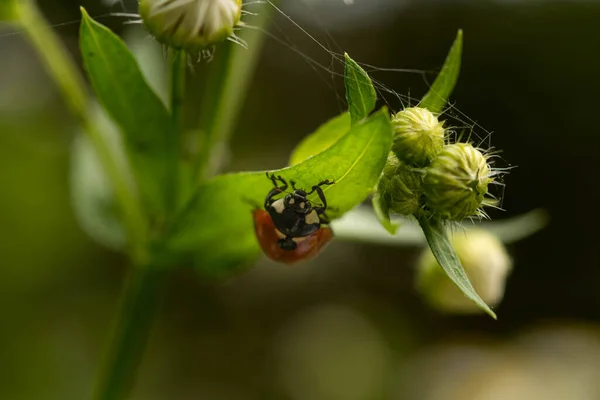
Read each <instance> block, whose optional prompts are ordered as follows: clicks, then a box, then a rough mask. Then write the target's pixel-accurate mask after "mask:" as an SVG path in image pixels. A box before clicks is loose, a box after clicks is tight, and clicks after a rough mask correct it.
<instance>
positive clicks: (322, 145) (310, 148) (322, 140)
mask: <svg viewBox="0 0 600 400" xmlns="http://www.w3.org/2000/svg"><path fill="white" fill-rule="evenodd" d="M349 131H350V114H348V113H343V114H340V115H338V116H337V117H335V118H332V119H330V120H329V121H327V122H325V123H324V124H323V125H321V126H320V127H319V128H318V129H317V130H316V131H315V132H314V133H312V134H310V135H308V136H307V137H305V138H304V140H302V141H301V142H300V144H299V145H298V146H296V148H295V149H294V152H293V153H292V156H291V157H290V165H296V164H298V163H300V162H302V161H304V160H306V159H307V158H309V157H312V156H314V155H315V154H319V153H320V152H322V151H325V150H327V149H328V148H330V147H331V146H332V145H333V144H334V143H335V142H337V141H338V140H340V139H341V138H342V137H343V136H344V135H345V134H347V133H348V132H349Z"/></svg>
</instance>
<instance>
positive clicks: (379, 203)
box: [372, 191, 400, 235]
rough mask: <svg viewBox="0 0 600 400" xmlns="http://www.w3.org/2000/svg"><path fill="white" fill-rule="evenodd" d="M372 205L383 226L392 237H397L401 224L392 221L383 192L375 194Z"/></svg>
mask: <svg viewBox="0 0 600 400" xmlns="http://www.w3.org/2000/svg"><path fill="white" fill-rule="evenodd" d="M372 204H373V211H375V216H376V217H377V220H378V221H379V223H380V224H381V226H383V227H384V228H385V230H386V231H388V232H389V233H390V234H391V235H395V234H396V231H397V230H398V227H399V226H400V224H399V223H397V222H392V221H391V220H390V209H389V207H388V205H387V203H386V202H385V198H384V197H383V196H382V194H381V192H378V191H376V192H375V194H373V199H372Z"/></svg>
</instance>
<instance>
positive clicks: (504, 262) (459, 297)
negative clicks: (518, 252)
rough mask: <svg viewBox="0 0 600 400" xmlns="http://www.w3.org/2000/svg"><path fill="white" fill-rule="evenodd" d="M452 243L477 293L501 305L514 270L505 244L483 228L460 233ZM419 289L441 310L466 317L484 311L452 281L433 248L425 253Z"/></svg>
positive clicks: (490, 303) (419, 272)
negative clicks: (509, 275)
mask: <svg viewBox="0 0 600 400" xmlns="http://www.w3.org/2000/svg"><path fill="white" fill-rule="evenodd" d="M452 244H453V246H454V249H455V250H456V254H457V255H458V258H459V259H460V261H461V264H462V266H463V268H464V269H465V272H466V274H467V276H468V277H469V280H470V281H471V283H472V284H473V287H474V288H475V290H476V292H477V293H478V294H479V295H480V296H481V298H482V299H483V301H485V303H486V304H488V305H489V306H492V307H493V306H496V305H498V304H499V303H500V301H501V300H502V298H503V297H504V288H505V283H506V278H507V277H508V274H509V272H510V270H511V269H512V262H511V259H510V257H509V256H508V254H507V252H506V249H505V247H504V245H503V244H502V243H501V242H500V240H498V238H497V237H496V236H494V235H493V234H491V233H490V232H488V231H485V230H482V229H471V230H468V231H466V232H457V233H455V235H454V237H453V239H452ZM417 288H418V289H419V291H420V292H421V293H422V294H423V296H424V297H425V299H426V300H427V301H428V303H430V304H431V305H432V306H433V307H435V308H437V309H439V310H442V311H446V312H451V313H465V314H471V313H479V312H482V310H481V308H479V307H478V306H477V305H476V304H475V303H473V302H472V301H471V300H470V299H468V298H467V297H466V296H465V295H464V294H463V293H462V292H461V291H460V289H458V287H456V285H455V284H454V283H453V282H452V281H451V280H450V278H448V276H447V275H446V273H445V272H444V270H443V269H442V267H441V266H440V265H439V264H438V262H437V261H436V259H435V257H434V256H433V254H432V253H431V250H429V249H426V250H425V251H424V253H423V255H422V257H421V260H420V261H419V264H418V273H417Z"/></svg>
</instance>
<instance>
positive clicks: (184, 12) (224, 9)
mask: <svg viewBox="0 0 600 400" xmlns="http://www.w3.org/2000/svg"><path fill="white" fill-rule="evenodd" d="M139 13H140V16H141V18H142V21H143V22H144V25H145V26H146V28H147V29H148V31H150V33H151V34H152V35H154V37H156V39H157V40H158V41H159V42H161V43H163V44H166V45H169V46H171V47H174V48H177V49H185V50H189V51H199V50H202V49H205V48H207V47H209V46H211V45H214V44H216V43H218V42H221V41H223V40H225V39H227V38H228V37H231V36H232V35H233V28H234V27H235V26H236V25H238V24H239V22H240V18H241V15H242V1H241V0H140V6H139Z"/></svg>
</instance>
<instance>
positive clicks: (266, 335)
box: [0, 0, 600, 400]
mask: <svg viewBox="0 0 600 400" xmlns="http://www.w3.org/2000/svg"><path fill="white" fill-rule="evenodd" d="M355 2H356V3H357V4H355V6H357V7H358V6H359V4H358V3H361V5H360V7H362V8H361V9H360V10H361V12H360V13H356V12H350V11H348V10H350V9H351V7H353V6H346V7H344V6H341V5H330V6H329V7H325V8H321V7H320V6H319V5H318V3H314V4H313V5H311V6H310V7H308V6H302V5H300V4H299V2H296V0H293V1H291V2H288V4H287V8H286V4H285V3H284V4H283V5H282V8H283V9H284V10H289V12H290V15H291V16H292V18H293V19H294V20H296V21H297V22H298V23H300V24H301V25H302V26H303V27H304V28H305V29H306V30H307V31H308V32H310V33H311V34H313V35H315V37H317V38H318V40H320V41H321V42H322V43H324V44H325V45H326V46H327V47H330V48H331V49H332V50H333V51H336V52H338V53H340V52H343V51H348V52H349V53H350V54H351V55H352V57H353V58H354V59H356V60H359V61H362V62H365V63H368V64H371V65H375V66H378V67H394V68H416V69H420V70H424V71H435V70H437V69H438V68H439V67H440V66H441V64H442V63H443V60H444V57H445V55H446V52H447V51H448V49H449V46H450V45H451V43H452V41H453V39H454V36H455V34H456V30H457V29H458V28H462V29H464V32H465V45H464V56H463V67H462V73H461V78H460V80H459V84H458V86H457V88H456V90H455V92H454V95H453V97H452V100H453V102H454V104H455V106H456V107H457V108H458V109H460V111H461V112H463V113H464V114H465V115H467V116H468V117H469V118H471V119H473V120H475V121H477V123H478V124H479V125H481V126H482V127H484V128H485V129H487V130H490V131H493V132H494V133H493V136H492V139H491V140H492V144H493V146H494V147H496V148H498V149H502V151H503V152H502V157H503V159H504V160H505V162H506V163H507V164H509V165H513V166H517V168H515V169H514V170H512V172H511V173H510V175H509V176H508V177H507V178H506V184H507V188H506V193H505V198H504V203H503V206H504V208H505V209H506V211H505V212H493V217H494V218H497V219H499V218H508V217H510V216H514V215H518V214H521V213H524V212H527V211H529V210H531V209H533V208H538V207H542V208H545V209H546V210H548V212H549V213H550V216H551V223H550V225H549V226H548V227H547V228H546V229H545V230H544V231H542V232H540V233H538V234H536V235H535V236H533V237H530V238H527V239H525V240H523V241H521V242H518V243H516V244H513V245H510V246H509V252H510V254H511V255H512V257H513V258H514V263H515V267H514V272H513V274H512V275H511V277H510V279H509V282H508V285H507V290H506V295H505V300H504V301H503V303H502V304H501V305H500V307H499V308H498V309H497V312H498V314H499V320H498V321H493V320H491V319H490V318H487V317H485V316H481V317H450V316H445V315H441V314H438V313H437V312H435V311H432V310H430V309H429V308H428V307H427V306H426V305H425V304H424V303H423V302H422V300H421V299H420V298H419V296H418V294H417V293H416V292H415V291H414V289H413V275H414V274H413V268H412V267H413V265H414V263H415V260H416V258H417V257H418V255H419V254H420V251H421V249H418V248H397V249H391V248H387V247H377V246H367V245H359V244H349V243H334V244H333V245H332V246H330V247H329V248H328V250H327V251H326V252H325V253H324V254H322V256H321V257H319V258H318V259H317V260H316V261H314V262H311V263H308V264H303V265H301V266H299V267H294V268H292V269H290V268H284V267H281V266H279V265H274V264H272V263H269V262H267V261H261V262H259V263H258V265H257V266H256V267H255V268H254V269H252V270H250V271H248V272H245V273H243V274H240V275H237V276H235V277H232V278H231V279H229V280H226V281H219V282H213V281H208V280H206V279H202V278H199V277H198V276H197V275H196V274H195V273H194V271H189V270H184V271H180V272H177V273H175V274H174V276H173V277H172V279H170V281H169V282H167V283H166V285H167V288H166V290H165V296H164V300H163V304H162V306H161V309H160V314H159V315H158V317H157V320H156V324H155V329H154V331H153V334H152V336H151V340H150V343H149V348H148V352H147V355H146V357H145V358H144V362H143V365H142V367H141V370H140V377H139V380H138V386H137V387H136V391H135V398H138V399H196V398H203V399H233V400H236V399H307V400H318V399H327V400H336V399H343V400H346V399H405V398H406V399H421V398H427V399H436V400H437V399H455V398H462V399H466V398H473V399H488V398H489V399H492V398H514V399H521V398H522V399H532V398H544V399H563V398H569V399H599V398H600V388H599V387H598V384H597V383H595V382H596V381H597V380H598V379H596V378H598V371H599V370H600V364H599V361H598V360H599V359H600V357H597V356H598V355H599V354H600V339H599V336H598V332H599V331H598V328H597V324H598V322H600V294H599V292H598V290H597V288H598V286H599V285H600V268H599V267H600V235H598V233H597V232H598V228H597V226H598V223H599V222H600V217H599V213H598V212H597V210H596V208H597V206H598V204H599V203H600V193H599V189H598V188H599V186H598V184H597V179H598V178H597V177H598V173H599V172H600V169H599V168H598V161H599V157H598V150H597V148H598V144H600V139H599V137H600V136H599V135H600V132H599V131H600V128H598V121H597V113H598V108H599V105H600V102H599V101H598V93H599V92H600V83H599V82H600V81H599V80H598V79H597V72H598V71H599V70H600V25H599V24H598V21H599V20H600V3H596V2H592V1H590V2H576V1H565V2H550V1H535V2H528V1H510V2H505V3H503V2H487V1H472V2H468V1H464V2H461V1H456V2H455V1H439V2H436V1H423V2H421V1H413V2H404V3H403V6H399V5H394V6H389V5H388V6H389V8H385V7H386V6H385V5H384V3H385V2H383V1H382V2H381V5H379V7H381V9H380V10H379V12H377V9H375V11H374V12H373V14H368V13H367V12H366V11H365V12H364V13H363V11H362V10H363V9H365V10H366V9H367V8H369V6H368V0H362V2H361V0H355ZM365 2H367V3H365ZM40 3H41V6H42V8H43V10H44V11H45V13H46V15H47V17H48V19H49V21H50V22H51V23H52V24H61V23H63V22H68V21H76V20H77V18H78V12H79V11H78V6H79V5H81V4H82V5H85V6H86V7H87V8H88V11H89V12H90V14H91V15H104V14H106V13H107V12H108V11H110V10H118V7H113V8H112V9H109V8H107V7H105V6H102V5H100V4H98V3H97V2H93V1H86V2H75V1H66V0H65V1H59V0H47V1H46V0H45V1H43V2H40ZM329 3H335V1H330V2H329ZM339 3H340V4H342V3H343V2H342V1H341V0H340V1H339ZM375 3H377V2H373V4H375ZM365 4H367V5H365ZM128 8H129V9H130V10H134V9H135V8H134V7H133V8H132V7H128ZM286 12H287V11H286ZM344 15H347V16H346V17H345V18H342V17H343V16H344ZM333 17H336V18H333ZM99 20H100V21H101V22H103V23H106V24H107V25H109V26H110V27H111V28H113V29H115V30H116V31H118V32H123V30H124V29H126V27H124V26H123V25H122V20H121V19H119V18H116V17H107V18H99ZM274 22H275V23H276V25H272V26H271V28H270V29H269V30H270V32H271V33H272V34H273V35H274V36H276V37H278V38H280V39H281V40H284V41H286V42H288V43H292V44H293V45H294V46H297V48H298V49H299V50H300V51H301V52H302V53H303V54H305V55H307V56H310V57H314V58H316V59H318V60H319V61H320V62H322V63H323V64H325V65H329V63H330V62H331V57H329V56H328V54H327V53H326V52H324V51H323V50H322V49H321V48H320V47H319V46H318V45H316V44H315V43H314V42H312V41H311V40H310V39H309V38H308V37H307V36H306V34H304V33H302V32H301V31H299V30H298V29H297V28H295V27H294V26H293V25H292V24H290V23H289V21H286V19H285V18H283V17H282V16H280V15H279V16H278V15H277V14H275V15H274ZM55 29H56V31H57V32H58V33H59V34H60V35H61V36H62V37H63V39H64V40H65V42H66V44H67V45H68V46H69V48H70V49H71V50H72V53H73V55H74V57H76V58H77V57H78V55H77V24H76V23H74V24H65V25H61V26H57V27H55ZM6 32H10V31H6ZM327 33H329V34H330V35H331V36H332V37H333V38H335V42H336V44H335V45H334V44H333V43H332V42H331V41H330V39H329V38H328V36H327ZM326 40H329V42H326ZM335 70H336V71H338V72H339V71H340V66H339V65H336V66H335ZM321 75H322V77H324V78H325V79H322V77H320V76H319V74H318V73H317V72H315V71H314V70H313V69H312V68H311V67H310V66H309V65H308V64H307V63H306V62H304V61H303V59H302V58H301V57H299V56H298V55H296V54H294V52H292V51H290V50H289V48H287V47H286V46H283V45H281V44H280V43H278V42H277V41H274V40H271V39H267V41H266V45H265V48H264V52H263V56H262V58H261V61H260V64H259V66H258V70H257V73H256V75H255V77H254V79H253V82H252V85H251V88H250V91H249V94H248V98H247V101H246V103H245V107H244V109H243V112H242V114H241V117H240V121H239V124H238V126H237V128H236V130H235V133H234V137H233V141H232V156H231V160H232V161H231V164H230V166H229V169H232V170H242V169H267V168H277V167H281V166H283V165H284V164H285V162H286V160H287V157H288V156H289V153H290V151H291V150H292V149H293V147H294V145H295V144H296V143H297V142H298V141H299V140H300V139H301V138H302V137H303V136H304V135H306V134H307V133H309V132H311V131H312V130H313V129H314V128H315V127H317V126H318V125H319V124H320V123H322V122H323V121H325V120H326V119H328V118H330V117H332V116H334V115H336V114H337V113H338V112H339V111H340V110H341V109H343V107H344V104H343V102H342V101H340V96H341V98H343V87H342V85H341V81H340V80H339V79H337V80H336V82H335V83H334V84H333V86H334V87H333V88H332V87H331V86H330V85H332V83H331V80H330V79H331V76H330V75H331V74H327V73H322V74H321ZM373 76H374V78H375V79H377V80H378V81H381V82H382V83H384V84H385V85H386V86H387V87H390V88H393V89H394V90H395V91H397V92H399V93H401V94H408V93H410V94H411V96H414V97H415V98H419V97H420V96H421V95H422V94H423V93H425V91H426V88H427V86H426V82H425V81H426V80H428V81H429V82H431V81H432V80H433V79H434V77H435V75H434V74H431V73H425V74H424V76H425V78H426V80H424V79H423V74H412V73H402V72H395V73H391V72H375V73H373ZM388 99H389V100H390V104H391V105H392V106H395V107H396V108H399V107H400V104H398V103H394V102H393V97H389V96H388ZM382 104H383V103H382ZM75 132H76V126H75V124H74V121H73V120H72V119H71V117H70V116H69V114H68V112H67V111H66V110H65V109H64V105H63V104H62V101H61V99H60V97H59V96H58V94H57V93H56V91H55V89H54V87H53V85H52V82H51V81H50V80H49V79H48V78H47V76H46V75H45V73H44V71H43V69H42V67H41V66H40V65H39V63H38V60H37V58H36V56H35V54H34V52H33V50H31V48H30V47H29V46H28V44H27V42H26V41H25V38H24V37H22V35H19V34H16V35H2V36H0V188H1V189H0V315H1V316H2V318H0V360H1V362H0V397H1V398H6V399H61V400H63V399H83V398H87V397H88V396H89V393H90V390H91V389H90V388H91V386H92V382H93V375H94V372H95V369H96V366H97V363H98V361H99V357H100V355H101V351H102V349H103V346H104V344H105V339H106V334H107V332H108V330H109V328H110V322H111V317H112V315H113V313H114V311H115V307H116V304H117V299H118V295H119V292H120V289H121V285H122V282H123V278H124V276H125V273H126V268H127V262H126V260H125V259H124V258H123V257H122V256H120V255H118V254H115V253H112V252H109V251H107V250H105V249H103V248H101V247H99V246H98V245H96V244H94V243H93V242H92V241H91V240H90V239H89V238H88V237H86V235H85V234H84V232H82V231H81V230H80V229H79V228H78V226H77V223H76V221H75V218H74V215H73V212H72V209H71V205H70V194H69V187H68V176H69V146H70V142H71V139H72V137H73V135H74V134H75ZM477 133H479V134H480V135H485V131H482V130H480V131H478V132H477ZM531 332H533V333H531ZM550 366H551V367H552V368H550ZM482 371H484V372H485V373H483V372H482ZM548 376H552V377H553V379H546V378H547V377H548ZM540 377H542V379H538V378H540ZM361 385H362V386H361ZM549 387H550V388H552V390H550V389H549ZM575 388H577V390H575ZM442 389H443V390H442ZM563 389H564V391H561V390H563ZM486 396H487V397H486ZM493 396H499V397H493ZM552 396H555V397H552Z"/></svg>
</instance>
